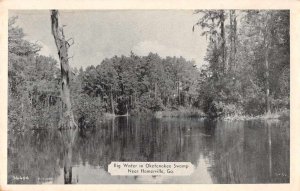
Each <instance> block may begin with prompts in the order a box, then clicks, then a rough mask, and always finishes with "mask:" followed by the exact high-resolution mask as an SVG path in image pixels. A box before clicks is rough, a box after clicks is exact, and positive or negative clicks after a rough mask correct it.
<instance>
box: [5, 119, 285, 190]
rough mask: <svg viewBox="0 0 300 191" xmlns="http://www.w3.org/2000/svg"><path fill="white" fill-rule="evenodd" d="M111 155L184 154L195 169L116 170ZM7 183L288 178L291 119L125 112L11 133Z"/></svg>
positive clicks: (169, 157)
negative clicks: (80, 125) (89, 124)
mask: <svg viewBox="0 0 300 191" xmlns="http://www.w3.org/2000/svg"><path fill="white" fill-rule="evenodd" d="M62 137H64V138H62ZM71 137H72V138H74V139H70V138H71ZM111 161H170V162H171V161H172V162H174V161H175V162H176V161H178V162H180V161H182V162H191V163H192V164H194V165H195V167H196V169H195V171H194V173H193V174H192V175H191V176H185V177H184V176H182V177H181V176H179V177H167V176H156V177H153V176H110V174H109V173H108V172H107V166H108V164H109V163H110V162H111ZM26 176H28V177H29V178H28V179H25V180H23V179H22V180H19V179H17V178H16V177H26ZM8 182H9V183H14V184H18V183H25V184H26V183H65V184H67V183H281V182H289V122H282V121H273V122H263V121H248V122H224V121H209V120H201V119H177V118H174V119H173V118H172V119H154V118H147V117H144V118H142V117H118V118H115V119H114V120H107V121H105V122H103V123H101V124H100V125H99V126H98V127H97V128H95V129H91V130H88V131H80V132H70V131H61V132H60V131H50V130H49V131H45V130H43V131H28V132H24V133H16V134H9V148H8Z"/></svg>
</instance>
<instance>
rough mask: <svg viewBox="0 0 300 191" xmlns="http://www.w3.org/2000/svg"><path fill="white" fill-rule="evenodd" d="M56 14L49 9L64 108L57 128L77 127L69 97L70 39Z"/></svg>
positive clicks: (55, 11)
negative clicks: (67, 37) (67, 38)
mask: <svg viewBox="0 0 300 191" xmlns="http://www.w3.org/2000/svg"><path fill="white" fill-rule="evenodd" d="M58 15H59V13H58V10H51V28H52V35H53V37H54V40H55V44H56V47H57V50H58V56H59V60H60V66H61V100H62V102H63V107H64V108H65V109H64V110H63V111H62V115H61V120H60V124H59V128H77V124H76V123H75V120H74V116H73V111H72V105H71V98H70V79H69V73H70V67H69V57H68V49H69V47H70V46H71V44H70V43H69V41H70V40H72V39H70V40H65V35H64V31H63V27H60V26H59V23H58ZM72 44H73V40H72Z"/></svg>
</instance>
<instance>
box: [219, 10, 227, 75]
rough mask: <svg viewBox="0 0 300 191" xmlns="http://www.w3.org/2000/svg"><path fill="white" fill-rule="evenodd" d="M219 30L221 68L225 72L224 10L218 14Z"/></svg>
mask: <svg viewBox="0 0 300 191" xmlns="http://www.w3.org/2000/svg"><path fill="white" fill-rule="evenodd" d="M220 23H221V24H220V30H221V38H222V42H221V43H222V44H221V49H222V64H223V66H222V70H223V73H225V70H226V53H225V24H224V23H225V15H224V11H223V10H222V11H221V14H220Z"/></svg>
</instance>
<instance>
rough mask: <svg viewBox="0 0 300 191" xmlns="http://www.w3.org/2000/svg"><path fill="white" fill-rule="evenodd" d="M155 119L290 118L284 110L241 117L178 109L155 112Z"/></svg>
mask: <svg viewBox="0 0 300 191" xmlns="http://www.w3.org/2000/svg"><path fill="white" fill-rule="evenodd" d="M154 117H156V118H172V117H174V118H180V117H187V118H189V117H190V118H211V119H222V120H225V121H247V120H258V119H260V120H274V119H276V120H286V119H289V117H290V110H288V109H285V110H281V111H276V112H271V113H265V114H261V115H241V114H233V115H226V114H219V115H218V116H209V115H207V114H205V113H204V112H203V111H202V110H199V109H196V108H180V109H178V110H165V111H157V112H155V113H154Z"/></svg>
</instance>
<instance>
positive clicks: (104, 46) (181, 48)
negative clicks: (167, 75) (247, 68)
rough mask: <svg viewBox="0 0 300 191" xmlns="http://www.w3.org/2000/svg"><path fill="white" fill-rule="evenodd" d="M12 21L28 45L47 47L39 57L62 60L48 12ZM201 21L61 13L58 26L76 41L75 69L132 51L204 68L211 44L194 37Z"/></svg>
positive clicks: (178, 14) (152, 14)
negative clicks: (152, 54)
mask: <svg viewBox="0 0 300 191" xmlns="http://www.w3.org/2000/svg"><path fill="white" fill-rule="evenodd" d="M9 15H10V16H18V20H17V23H16V24H17V25H18V26H20V27H22V28H23V30H24V33H25V34H26V36H25V39H27V40H29V41H32V42H36V41H38V42H37V43H38V44H40V45H42V47H43V48H42V50H41V52H40V54H43V55H46V56H49V55H50V56H52V57H54V58H56V59H57V60H58V55H57V49H56V46H55V43H54V39H53V36H52V34H51V21H50V11H49V10H42V11H28V10H26V11H22V10H10V12H9ZM198 17H199V15H195V14H193V11H192V10H97V11H78V10H77V11H67V10H65V11H63V10H61V11H60V16H59V22H60V23H61V24H62V25H66V26H65V27H64V33H65V37H66V39H69V38H73V39H74V41H75V43H74V45H73V46H71V48H70V50H69V56H70V57H71V56H73V58H72V59H70V60H69V61H70V65H71V66H72V67H77V68H80V67H81V66H82V67H83V68H85V67H86V66H90V65H98V64H100V63H101V61H102V60H103V59H105V58H111V57H113V56H114V55H118V56H120V55H125V56H128V55H130V52H131V51H133V52H134V53H135V54H137V55H139V56H145V55H148V53H149V52H153V53H158V54H159V55H160V56H161V57H166V56H178V57H179V56H182V57H184V58H186V59H187V60H194V61H195V62H196V64H197V66H200V65H201V64H203V63H204V61H203V58H204V57H205V53H206V47H207V41H206V39H205V37H203V36H201V35H200V34H201V29H200V28H197V29H196V30H195V32H193V31H192V27H193V25H194V24H195V23H196V21H197V19H198Z"/></svg>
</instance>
